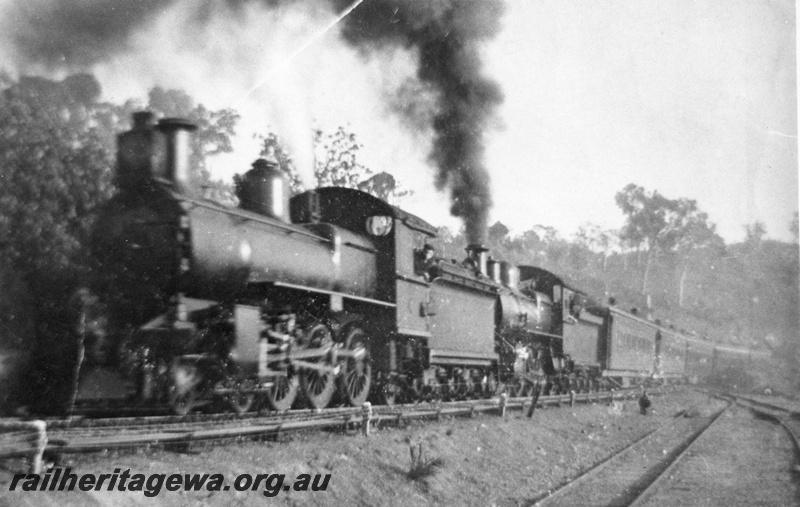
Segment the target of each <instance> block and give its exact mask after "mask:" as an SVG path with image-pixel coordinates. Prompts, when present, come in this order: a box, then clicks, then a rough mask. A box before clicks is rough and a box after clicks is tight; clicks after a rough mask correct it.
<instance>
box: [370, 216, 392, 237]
mask: <svg viewBox="0 0 800 507" xmlns="http://www.w3.org/2000/svg"><path fill="white" fill-rule="evenodd" d="M391 231H392V217H389V216H382V215H377V216H374V217H369V218H367V232H369V233H370V234H372V235H373V236H386V235H387V234H389V233H390V232H391Z"/></svg>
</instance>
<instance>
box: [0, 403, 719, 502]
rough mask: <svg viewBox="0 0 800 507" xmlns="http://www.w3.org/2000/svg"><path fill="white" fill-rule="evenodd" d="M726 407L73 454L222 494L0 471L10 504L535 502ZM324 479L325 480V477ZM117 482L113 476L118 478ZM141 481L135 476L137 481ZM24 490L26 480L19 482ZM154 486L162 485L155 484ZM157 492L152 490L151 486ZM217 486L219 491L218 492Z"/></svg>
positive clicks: (668, 406) (75, 462)
mask: <svg viewBox="0 0 800 507" xmlns="http://www.w3.org/2000/svg"><path fill="white" fill-rule="evenodd" d="M716 406H718V402H717V401H714V400H710V399H709V398H707V397H706V396H705V395H703V394H700V393H697V392H695V391H692V390H688V389H687V390H683V391H681V392H677V393H672V394H667V395H663V396H660V397H655V398H653V411H652V413H651V414H650V415H647V416H642V415H641V414H639V412H638V407H637V404H636V402H635V401H627V402H625V403H620V402H617V403H614V404H613V405H609V404H608V403H595V404H590V405H583V404H582V405H576V406H575V407H568V406H564V407H562V408H554V407H553V408H550V407H548V408H547V409H545V410H541V409H537V410H536V412H535V414H534V415H533V418H531V419H529V418H527V417H526V416H525V415H524V414H522V413H520V412H519V411H511V412H509V414H508V416H507V417H506V418H505V419H501V418H500V417H499V416H497V415H488V414H485V415H478V416H476V417H474V418H454V419H442V420H441V421H439V422H414V423H411V424H409V425H408V426H405V427H400V428H397V427H394V426H388V427H384V428H380V429H377V430H375V431H374V432H373V434H372V435H371V436H370V437H368V438H366V437H363V436H361V435H360V434H349V435H343V434H342V433H340V432H314V433H306V434H300V435H292V436H289V437H287V438H286V439H285V440H284V441H281V442H269V441H264V442H261V441H244V442H239V443H229V444H226V445H197V446H194V447H192V448H190V449H181V450H179V451H170V450H164V449H157V450H149V451H136V452H119V453H105V454H89V455H80V456H71V457H67V458H66V459H65V460H64V461H63V462H62V463H61V465H62V466H69V467H72V469H73V473H77V474H79V475H80V474H96V475H98V474H112V473H113V472H114V471H115V469H119V471H117V473H118V474H120V473H122V472H124V471H125V470H127V469H130V474H131V475H133V474H145V476H147V475H149V474H166V475H169V474H176V473H180V474H206V473H207V474H224V477H225V485H227V486H228V488H229V489H228V490H227V491H226V490H224V488H223V489H222V490H220V491H208V490H207V489H205V488H204V489H203V490H202V491H191V492H184V491H166V489H165V487H162V488H161V491H160V492H159V493H158V494H157V495H155V496H153V497H146V496H145V495H144V491H118V490H116V489H115V490H114V491H107V487H105V485H104V486H103V487H102V488H101V489H102V490H101V491H90V492H81V491H73V492H41V491H36V492H32V491H31V492H24V491H19V489H21V486H19V485H18V487H17V488H16V489H17V491H13V492H12V491H9V486H10V485H11V481H12V478H13V474H14V473H15V472H18V471H20V468H21V467H22V466H23V464H22V463H13V462H8V463H6V464H5V467H6V468H5V470H3V471H2V472H1V473H0V505H30V506H38V505H58V506H59V507H66V506H71V505H113V506H127V505H145V504H147V505H153V504H156V505H164V506H178V505H212V506H217V505H219V506H223V505H224V506H236V505H307V504H310V505H412V506H413V505H430V504H433V505H498V506H500V505H504V506H505V505H529V504H531V502H532V501H533V500H534V499H535V498H537V497H539V496H540V495H541V494H542V493H544V492H546V491H547V490H548V489H550V488H553V487H554V486H556V485H558V484H559V483H561V482H563V481H565V480H566V479H567V478H569V477H571V476H574V475H575V474H577V473H578V471H579V470H581V469H584V468H586V467H587V466H589V465H590V464H592V463H594V462H597V461H598V460H600V459H602V458H603V457H605V456H607V455H608V454H610V453H611V452H612V451H613V450H614V449H618V448H621V447H623V446H625V445H626V444H627V443H629V442H631V441H632V440H634V439H636V438H638V437H640V436H642V435H644V434H645V433H646V432H648V431H649V430H651V429H654V428H655V427H657V426H658V425H660V424H662V423H664V422H665V420H666V419H668V418H671V417H673V416H675V415H676V414H677V413H679V412H680V411H682V410H687V409H692V410H694V411H695V413H699V414H706V413H710V412H712V411H713V408H714V407H716ZM420 444H421V446H422V452H423V455H424V461H435V463H436V465H435V466H431V472H430V474H427V475H426V474H425V473H422V474H421V475H422V476H421V477H418V478H416V479H412V478H411V477H409V470H410V468H411V453H410V448H411V447H413V448H414V449H415V450H417V449H419V447H420ZM240 474H251V476H253V477H255V475H256V474H285V479H284V482H283V485H284V486H286V485H291V484H292V483H293V482H294V481H295V478H298V477H299V476H300V475H301V474H310V476H311V477H312V478H313V477H314V476H315V474H322V476H324V475H325V474H330V480H329V483H328V485H327V489H326V490H325V491H311V488H308V490H307V491H295V490H293V489H292V488H290V490H289V491H284V490H283V489H285V488H278V489H277V490H274V491H275V492H276V493H277V494H276V495H275V496H272V497H269V496H265V494H264V493H265V490H266V488H267V487H269V488H273V487H274V486H276V484H277V482H276V481H277V480H278V479H277V478H275V479H272V480H273V482H268V481H269V480H270V479H269V478H265V479H264V480H263V482H262V483H261V484H259V487H258V489H257V490H256V491H236V488H235V487H234V486H233V484H234V480H235V479H236V477H237V476H239V475H240ZM322 476H321V477H322ZM109 480H110V479H109ZM131 480H133V479H131ZM20 484H22V482H20ZM154 485H155V483H154ZM144 489H147V488H144ZM212 489H213V488H212Z"/></svg>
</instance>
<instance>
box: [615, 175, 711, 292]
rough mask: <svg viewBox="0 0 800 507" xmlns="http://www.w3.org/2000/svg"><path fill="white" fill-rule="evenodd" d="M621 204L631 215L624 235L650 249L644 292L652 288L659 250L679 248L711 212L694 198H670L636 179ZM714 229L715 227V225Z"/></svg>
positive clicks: (623, 192) (620, 198)
mask: <svg viewBox="0 0 800 507" xmlns="http://www.w3.org/2000/svg"><path fill="white" fill-rule="evenodd" d="M616 201H617V205H618V206H619V207H620V208H621V209H622V212H623V213H624V214H625V215H626V216H627V219H626V222H625V225H624V226H623V228H622V230H621V231H620V238H621V239H622V240H624V241H627V242H628V243H629V244H633V245H644V247H645V249H646V252H647V260H646V263H645V268H644V274H643V276H642V288H641V292H642V294H647V292H648V278H649V275H650V270H651V268H652V265H653V261H654V260H655V258H656V256H657V255H658V253H659V252H666V251H670V250H673V249H675V248H677V246H678V245H679V244H680V243H681V242H682V241H684V240H686V239H687V238H691V234H690V231H692V230H693V228H695V227H696V226H697V224H705V227H709V225H708V224H707V218H708V217H707V215H705V214H704V213H701V212H700V211H699V210H698V208H697V201H694V200H691V199H685V198H681V199H667V198H666V197H664V196H663V195H661V194H660V193H658V191H657V190H654V191H653V192H651V193H648V192H646V191H645V189H644V188H642V187H640V186H637V185H635V184H633V183H630V184H628V185H627V186H626V187H625V188H624V189H622V190H621V191H620V192H618V193H617V195H616ZM712 232H713V229H712Z"/></svg>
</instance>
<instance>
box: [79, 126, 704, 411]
mask: <svg viewBox="0 0 800 507" xmlns="http://www.w3.org/2000/svg"><path fill="white" fill-rule="evenodd" d="M193 129H194V126H193V125H191V124H190V123H188V122H186V121H183V120H178V119H163V120H161V121H159V122H158V123H156V122H155V121H154V118H153V116H152V115H151V114H149V113H137V114H135V115H134V126H133V128H132V129H131V130H130V131H128V132H125V133H123V134H120V135H119V136H118V154H117V169H116V171H117V173H116V182H117V186H118V187H119V192H118V193H117V194H116V196H115V197H114V198H113V199H112V200H111V201H109V202H108V203H107V204H106V206H105V207H104V209H103V210H102V211H101V214H100V216H99V217H98V221H97V226H96V230H95V234H94V236H93V245H92V247H93V253H94V255H95V257H96V259H97V260H98V262H99V265H100V266H101V270H100V271H101V276H99V277H98V279H99V280H100V281H101V283H100V285H99V286H98V287H97V289H98V290H99V291H100V292H101V293H103V294H107V295H113V297H109V298H107V305H108V307H107V319H108V325H107V326H105V328H106V329H107V330H108V331H107V332H97V333H91V332H86V333H85V336H84V337H83V342H84V347H85V351H86V352H85V354H84V356H85V359H84V360H83V364H82V366H81V374H80V384H81V387H80V390H79V392H78V399H79V400H96V399H106V400H108V399H119V400H126V401H131V400H134V401H136V402H141V403H147V404H165V403H166V404H169V405H170V406H171V407H172V409H173V410H174V411H175V412H177V413H187V412H189V411H191V410H192V409H194V408H196V407H198V406H201V405H208V404H211V403H218V402H224V403H226V404H227V405H228V406H230V407H232V408H233V409H234V410H235V411H237V412H244V411H247V410H251V409H252V408H253V407H254V405H256V404H268V405H269V406H270V407H271V408H272V409H274V410H286V409H289V408H290V407H292V406H293V405H295V404H297V403H301V402H303V403H305V404H307V405H309V406H311V407H313V408H323V407H326V406H328V405H329V404H331V403H334V402H335V403H344V404H349V405H360V404H361V403H363V402H364V401H366V400H367V398H368V397H370V396H372V397H373V398H375V399H379V400H380V401H381V402H385V403H393V402H395V401H398V400H401V401H416V400H420V399H429V398H443V399H463V398H472V397H488V396H491V395H492V394H494V393H496V392H498V389H499V388H503V389H505V390H507V391H509V392H511V393H512V394H516V395H523V394H525V393H526V392H530V391H531V390H532V389H545V390H549V391H550V392H563V391H565V390H571V389H574V390H590V389H599V388H601V387H602V386H603V385H604V384H607V383H609V382H617V383H620V384H625V383H628V382H629V380H630V379H631V378H641V377H652V376H653V375H656V376H661V377H663V378H676V379H677V378H684V377H686V376H689V375H694V374H697V373H693V372H692V371H687V368H695V369H697V371H698V372H699V371H702V369H703V368H705V367H706V365H707V364H709V360H710V358H711V357H712V353H713V351H712V350H711V348H710V347H706V348H704V347H703V346H697V347H694V346H692V345H691V343H690V341H691V340H689V339H688V338H687V337H684V336H682V335H679V334H676V333H675V332H674V331H670V330H668V329H665V328H663V327H662V326H659V325H657V324H655V323H653V322H650V321H648V320H646V319H641V318H639V317H637V316H635V315H632V314H630V313H627V312H623V311H620V310H618V309H617V308H613V307H604V306H600V305H597V304H595V303H594V302H592V301H591V299H590V298H588V297H587V296H586V295H585V294H584V293H582V292H581V291H579V290H576V289H575V288H574V287H571V286H570V285H569V284H568V283H565V281H564V280H562V279H561V278H559V277H558V276H556V275H554V274H552V273H549V272H547V271H544V270H542V269H539V268H535V267H531V266H513V265H511V264H509V263H507V262H500V261H497V260H495V259H492V258H491V257H490V256H489V255H488V254H489V252H488V251H487V250H486V249H485V248H483V247H482V246H481V245H470V246H469V247H468V252H467V258H466V259H465V260H463V261H459V262H457V261H453V260H446V259H441V258H438V257H437V256H436V255H435V253H434V251H433V248H432V247H431V246H430V245H431V243H432V242H433V240H435V239H436V229H435V228H434V227H433V226H431V225H430V224H428V223H427V222H425V221H423V220H421V219H420V218H418V217H416V216H414V215H411V214H409V213H406V212H404V211H402V210H400V209H398V208H397V207H394V206H391V205H389V204H387V203H386V202H384V201H382V200H380V199H378V198H376V197H373V196H371V195H369V194H366V193H363V192H360V191H357V190H353V189H346V188H319V189H316V190H313V191H308V192H305V193H302V194H300V195H296V196H294V197H292V198H290V194H289V187H288V178H287V176H286V175H285V174H284V173H283V172H282V171H281V170H280V168H279V167H278V166H277V163H276V162H275V161H274V160H269V159H260V160H259V161H257V162H256V163H254V164H253V168H252V169H251V170H250V171H249V172H247V173H246V174H245V176H244V178H243V180H242V185H241V188H240V189H239V192H238V194H239V198H240V202H241V204H240V206H239V207H237V208H232V207H227V206H223V205H221V204H218V203H216V202H214V201H211V200H208V199H204V198H203V197H202V195H201V194H202V193H201V191H200V189H198V188H196V186H195V185H194V183H193V182H192V180H191V177H190V172H191V171H190V167H189V160H190V157H189V146H190V136H191V135H192V130H193ZM698 343H700V342H698ZM698 351H699V352H698Z"/></svg>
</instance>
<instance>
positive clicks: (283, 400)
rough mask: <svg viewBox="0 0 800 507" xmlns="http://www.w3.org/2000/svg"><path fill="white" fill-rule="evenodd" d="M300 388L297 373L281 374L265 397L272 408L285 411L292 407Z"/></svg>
mask: <svg viewBox="0 0 800 507" xmlns="http://www.w3.org/2000/svg"><path fill="white" fill-rule="evenodd" d="M299 389H300V382H299V381H298V379H297V376H296V375H292V376H287V375H279V376H277V377H275V380H274V381H273V384H272V386H271V387H270V388H269V390H267V392H266V393H265V398H266V400H267V403H268V404H269V406H270V408H271V409H272V410H277V411H278V412H284V411H286V410H289V409H290V408H292V405H293V404H294V400H296V399H297V392H298V390H299Z"/></svg>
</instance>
